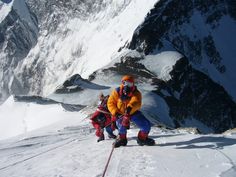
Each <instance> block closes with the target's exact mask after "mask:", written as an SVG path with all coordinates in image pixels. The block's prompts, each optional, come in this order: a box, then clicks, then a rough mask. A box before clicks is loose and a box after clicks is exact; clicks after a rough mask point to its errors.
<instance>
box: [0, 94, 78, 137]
mask: <svg viewBox="0 0 236 177" xmlns="http://www.w3.org/2000/svg"><path fill="white" fill-rule="evenodd" d="M0 112H1V124H0V139H7V138H9V137H12V136H16V135H19V134H23V133H26V132H29V131H32V130H35V129H39V128H41V127H45V126H48V125H50V124H52V123H55V122H58V121H61V120H66V119H68V118H71V117H75V118H76V117H77V116H78V113H73V112H65V111H64V110H63V108H62V107H61V106H60V104H48V105H40V104H35V103H25V102H15V101H14V99H13V97H12V96H11V97H9V98H8V100H7V101H6V102H4V104H3V105H1V106H0Z"/></svg>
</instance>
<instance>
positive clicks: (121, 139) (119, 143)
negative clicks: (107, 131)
mask: <svg viewBox="0 0 236 177" xmlns="http://www.w3.org/2000/svg"><path fill="white" fill-rule="evenodd" d="M112 145H113V146H114V147H115V148H117V147H120V146H126V145H127V138H126V135H119V136H118V138H117V139H116V140H115V142H114V143H113V144H112Z"/></svg>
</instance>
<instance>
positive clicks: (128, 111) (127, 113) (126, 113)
mask: <svg viewBox="0 0 236 177" xmlns="http://www.w3.org/2000/svg"><path fill="white" fill-rule="evenodd" d="M131 110H132V108H131V107H130V106H128V107H127V109H126V111H125V115H130V112H131Z"/></svg>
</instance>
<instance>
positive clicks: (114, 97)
mask: <svg viewBox="0 0 236 177" xmlns="http://www.w3.org/2000/svg"><path fill="white" fill-rule="evenodd" d="M118 99H119V95H118V93H117V91H116V90H113V91H112V93H111V95H110V96H109V98H108V101H107V107H108V110H109V111H110V113H111V114H112V115H113V116H114V115H116V113H117V112H118V108H117V101H118Z"/></svg>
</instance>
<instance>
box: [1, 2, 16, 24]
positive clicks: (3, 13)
mask: <svg viewBox="0 0 236 177" xmlns="http://www.w3.org/2000/svg"><path fill="white" fill-rule="evenodd" d="M13 2H14V0H13V1H12V2H11V3H9V4H6V3H3V2H2V1H0V23H1V22H2V21H3V20H4V19H5V18H6V16H7V15H8V14H9V12H10V11H11V9H12V4H13Z"/></svg>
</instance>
